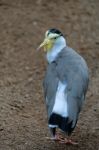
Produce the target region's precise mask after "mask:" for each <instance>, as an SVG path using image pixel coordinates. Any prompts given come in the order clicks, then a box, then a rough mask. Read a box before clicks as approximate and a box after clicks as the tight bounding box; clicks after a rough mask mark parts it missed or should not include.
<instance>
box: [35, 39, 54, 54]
mask: <svg viewBox="0 0 99 150" xmlns="http://www.w3.org/2000/svg"><path fill="white" fill-rule="evenodd" d="M53 44H54V41H53V40H52V39H48V38H45V39H44V41H43V43H41V44H40V46H39V47H38V48H37V50H40V49H41V48H42V47H44V51H45V52H47V51H49V50H50V49H51V48H52V47H53Z"/></svg>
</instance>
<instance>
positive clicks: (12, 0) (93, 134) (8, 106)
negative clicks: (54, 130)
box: [0, 0, 99, 150]
mask: <svg viewBox="0 0 99 150" xmlns="http://www.w3.org/2000/svg"><path fill="white" fill-rule="evenodd" d="M52 27H55V28H58V29H60V30H61V31H62V32H63V33H64V36H65V37H66V39H67V43H68V45H69V46H71V47H72V48H74V49H76V50H77V51H78V52H79V53H80V54H81V55H82V56H83V57H84V58H85V59H86V61H87V63H88V66H89V72H90V85H89V90H88V93H87V97H86V103H85V106H84V109H83V111H82V113H81V115H80V118H79V121H78V124H77V127H76V129H75V131H74V133H73V135H72V138H73V139H75V141H78V142H79V145H77V146H67V145H62V144H58V143H54V142H52V141H48V140H47V139H46V138H45V137H46V136H50V133H49V130H48V126H47V116H46V108H45V104H44V98H43V90H42V80H43V77H44V73H45V69H46V60H45V57H44V53H43V51H42V52H39V53H38V52H37V51H36V48H37V47H38V45H39V44H40V42H41V41H42V40H43V38H44V33H45V31H46V30H48V29H49V28H52ZM44 149H45V150H64V149H65V150H99V1H98V0H59V1H58V0H50V1H48V0H35V1H33V0H0V150H44Z"/></svg>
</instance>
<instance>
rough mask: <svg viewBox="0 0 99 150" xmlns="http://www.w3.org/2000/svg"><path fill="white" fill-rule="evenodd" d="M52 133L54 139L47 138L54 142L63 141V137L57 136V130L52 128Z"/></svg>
mask: <svg viewBox="0 0 99 150" xmlns="http://www.w3.org/2000/svg"><path fill="white" fill-rule="evenodd" d="M50 132H51V136H52V137H50V138H49V137H47V139H50V140H54V141H61V140H62V139H63V138H62V136H61V135H58V134H56V128H50Z"/></svg>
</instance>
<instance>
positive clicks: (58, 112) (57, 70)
mask: <svg viewBox="0 0 99 150" xmlns="http://www.w3.org/2000/svg"><path fill="white" fill-rule="evenodd" d="M42 47H44V51H45V52H46V58H47V61H48V66H47V71H46V73H45V78H44V84H43V86H44V96H45V103H46V108H47V114H48V126H49V128H50V131H51V135H52V138H51V139H53V140H58V141H60V142H64V143H66V144H76V143H75V142H73V141H72V140H70V137H69V136H70V135H71V133H72V131H73V130H74V128H75V126H76V124H77V121H78V117H79V113H80V111H81V109H82V106H83V103H84V101H85V96H86V92H87V89H88V81H89V75H88V67H87V64H86V62H85V60H84V59H83V58H82V56H80V55H79V54H78V53H77V52H76V51H75V50H73V49H72V48H70V47H68V46H67V44H66V40H65V38H64V36H63V34H62V33H61V32H60V31H59V30H57V29H49V30H48V31H46V33H45V39H44V41H43V43H42V44H41V45H40V46H39V48H38V49H41V48H42ZM56 128H60V129H61V130H62V131H63V132H64V133H65V134H66V135H67V136H68V138H62V137H60V136H58V134H57V133H56Z"/></svg>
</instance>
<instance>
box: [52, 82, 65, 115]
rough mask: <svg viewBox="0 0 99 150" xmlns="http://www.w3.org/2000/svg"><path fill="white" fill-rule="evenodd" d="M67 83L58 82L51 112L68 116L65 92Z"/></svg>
mask: <svg viewBox="0 0 99 150" xmlns="http://www.w3.org/2000/svg"><path fill="white" fill-rule="evenodd" d="M66 86H67V84H63V83H62V82H59V84H58V88H57V92H56V97H55V104H54V107H53V111H52V113H56V114H59V115H61V116H62V117H67V116H68V111H67V95H66V92H65V89H66Z"/></svg>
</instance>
